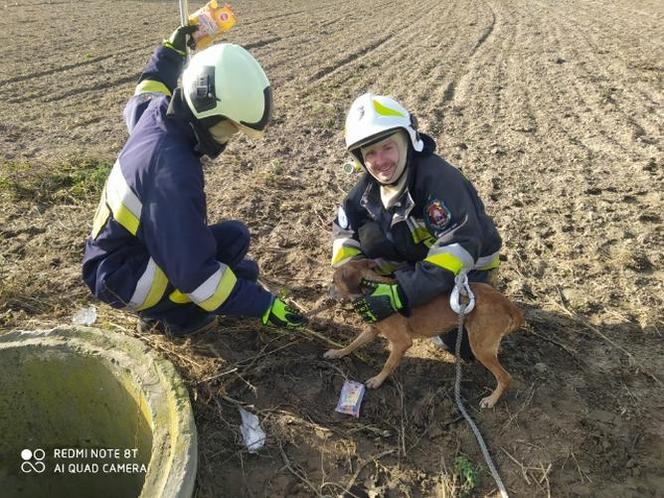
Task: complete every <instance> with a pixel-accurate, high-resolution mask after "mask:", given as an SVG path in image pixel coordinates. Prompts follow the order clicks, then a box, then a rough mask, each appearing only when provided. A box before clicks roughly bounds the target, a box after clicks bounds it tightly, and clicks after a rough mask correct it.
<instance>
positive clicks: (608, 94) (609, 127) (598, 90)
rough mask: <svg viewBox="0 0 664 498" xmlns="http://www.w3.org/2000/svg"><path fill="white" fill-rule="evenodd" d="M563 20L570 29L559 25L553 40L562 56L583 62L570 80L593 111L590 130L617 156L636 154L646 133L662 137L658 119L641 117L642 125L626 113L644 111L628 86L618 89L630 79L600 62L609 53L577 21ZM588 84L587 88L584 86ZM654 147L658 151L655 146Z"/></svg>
mask: <svg viewBox="0 0 664 498" xmlns="http://www.w3.org/2000/svg"><path fill="white" fill-rule="evenodd" d="M561 19H562V20H564V22H565V23H567V26H565V27H561V25H558V24H556V25H555V27H556V29H555V34H554V36H555V39H556V40H557V45H558V46H560V47H561V49H562V50H563V51H564V52H563V53H565V52H567V53H571V54H575V55H576V54H578V55H576V57H573V58H572V59H573V60H582V61H583V64H582V65H581V64H579V65H577V66H576V67H575V68H574V69H575V71H574V73H575V74H574V76H570V77H569V78H568V80H569V81H570V82H571V84H572V86H573V88H574V89H575V91H576V93H577V95H578V96H579V98H580V100H581V101H582V102H583V103H584V104H585V105H586V106H587V107H588V108H589V109H590V112H591V116H590V117H589V118H588V120H589V125H590V126H589V127H591V128H592V127H594V128H596V129H597V130H598V131H599V133H600V135H601V138H602V139H603V142H604V143H605V144H606V143H608V144H611V146H612V147H614V148H615V150H614V153H617V154H619V153H621V152H622V153H627V152H628V151H634V147H633V146H634V139H636V138H639V137H640V136H643V135H644V130H646V129H648V130H649V133H650V134H652V136H654V137H657V135H658V134H660V133H661V132H658V130H660V129H661V127H660V125H659V124H658V123H657V120H656V117H655V116H656V115H655V116H653V117H652V118H651V117H650V116H648V115H647V114H642V115H641V116H640V122H636V120H635V119H634V118H633V117H632V116H629V114H628V113H627V112H626V111H625V110H624V109H625V108H627V109H638V108H640V107H641V102H640V100H639V99H634V97H633V96H632V95H631V92H630V85H629V83H626V82H623V84H622V85H616V82H621V81H622V80H624V79H625V78H627V77H628V76H626V75H625V73H624V72H617V73H616V72H615V71H614V70H612V69H611V66H610V65H607V64H605V63H603V62H601V59H600V57H599V55H604V54H607V55H608V51H606V50H605V49H600V48H599V47H598V46H597V45H596V44H595V43H594V42H593V41H592V40H590V38H589V36H588V35H587V34H585V33H584V31H583V27H582V25H581V24H580V23H579V22H578V21H576V20H573V19H571V18H569V17H567V16H561ZM563 39H564V40H570V42H568V43H566V44H565V45H563V43H562V40H563ZM584 45H585V46H588V47H590V50H585V51H583V52H584V53H583V54H579V50H580V48H579V47H583V46H584ZM597 54H599V55H597ZM606 59H608V57H607V58H606ZM611 60H615V58H614V57H611ZM579 72H581V73H582V75H581V77H579V75H578V73H579ZM585 82H587V84H582V83H585ZM616 92H620V96H619V97H618V99H615V98H614V93H616ZM607 111H609V112H607ZM616 130H621V135H618V134H616ZM653 145H655V146H656V147H657V145H656V143H655V144H653ZM600 148H601V147H600V146H598V147H597V149H598V151H599V149H600ZM658 149H659V151H660V152H661V148H659V147H658Z"/></svg>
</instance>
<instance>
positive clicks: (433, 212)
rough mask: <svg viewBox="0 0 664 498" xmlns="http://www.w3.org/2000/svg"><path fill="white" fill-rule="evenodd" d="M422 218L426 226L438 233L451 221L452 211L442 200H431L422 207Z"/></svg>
mask: <svg viewBox="0 0 664 498" xmlns="http://www.w3.org/2000/svg"><path fill="white" fill-rule="evenodd" d="M424 220H425V223H426V225H427V227H428V228H429V229H430V230H431V231H432V232H434V233H435V234H438V233H440V232H442V231H443V230H445V229H446V228H447V227H448V226H449V224H450V223H451V222H452V213H450V210H449V209H448V208H447V206H446V205H445V203H444V202H443V201H440V200H438V199H434V200H431V201H430V202H429V203H428V204H427V205H426V207H425V209H424Z"/></svg>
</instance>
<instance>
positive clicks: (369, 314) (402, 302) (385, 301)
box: [353, 279, 406, 323]
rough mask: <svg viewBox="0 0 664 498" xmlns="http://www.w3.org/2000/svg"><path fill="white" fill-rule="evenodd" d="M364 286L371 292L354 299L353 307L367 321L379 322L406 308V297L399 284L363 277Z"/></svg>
mask: <svg viewBox="0 0 664 498" xmlns="http://www.w3.org/2000/svg"><path fill="white" fill-rule="evenodd" d="M362 288H363V289H368V290H369V291H370V293H369V294H367V295H365V296H363V297H360V298H358V299H356V300H355V301H353V308H355V311H356V312H357V313H358V314H359V315H360V316H361V317H362V320H364V321H365V322H368V323H376V322H379V321H381V320H384V319H385V318H387V317H388V316H390V315H391V314H393V313H396V312H397V311H400V310H403V309H404V308H406V298H405V295H404V293H403V290H401V287H400V286H399V284H385V283H381V282H374V281H373V280H366V279H362Z"/></svg>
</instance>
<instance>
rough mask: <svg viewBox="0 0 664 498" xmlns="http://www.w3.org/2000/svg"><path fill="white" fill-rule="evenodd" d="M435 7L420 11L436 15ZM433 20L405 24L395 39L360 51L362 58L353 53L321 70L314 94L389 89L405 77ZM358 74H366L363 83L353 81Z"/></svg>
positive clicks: (425, 7)
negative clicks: (400, 77) (417, 42)
mask: <svg viewBox="0 0 664 498" xmlns="http://www.w3.org/2000/svg"><path fill="white" fill-rule="evenodd" d="M435 5H436V3H435V2H432V3H429V4H426V5H424V6H419V7H418V10H425V11H427V12H429V13H430V14H432V13H433V12H432V11H431V10H430V8H431V7H432V6H435ZM430 21H431V19H430V17H424V16H421V17H419V18H418V19H417V20H415V21H414V22H411V23H404V27H403V28H402V29H400V30H398V31H397V32H396V33H395V34H394V35H393V36H390V37H386V38H385V39H382V40H379V41H378V42H374V43H372V44H371V45H370V46H368V47H366V46H365V47H363V48H362V49H361V50H360V51H358V52H359V53H360V55H357V53H356V54H353V55H354V56H352V57H345V58H343V59H341V60H338V61H336V63H335V65H332V66H328V67H327V68H324V69H323V70H322V71H321V73H323V74H322V75H321V74H317V75H314V76H318V78H317V81H315V82H316V83H317V84H319V85H320V87H318V86H317V87H313V86H312V89H313V91H314V92H318V91H320V90H338V89H340V87H341V86H342V85H343V86H344V88H341V90H342V91H344V92H345V93H346V94H349V95H350V94H352V93H353V92H350V91H349V88H348V86H349V85H348V84H349V83H350V86H351V87H354V88H360V89H358V91H366V90H367V86H375V85H380V86H382V87H384V88H389V82H390V81H392V80H394V79H395V78H398V77H399V75H403V74H404V69H403V68H404V67H407V66H408V61H412V60H413V57H412V56H413V52H414V49H413V46H414V44H415V43H414V40H416V38H417V37H420V36H422V31H421V26H420V25H422V24H423V25H424V26H426V27H430ZM392 47H394V48H392ZM355 55H357V56H355ZM346 66H348V67H346ZM353 66H357V68H356V69H355V70H354V71H351V70H348V71H345V72H342V71H340V69H342V68H343V69H350V68H352V67H353ZM386 68H387V69H386ZM376 72H379V74H376ZM349 73H350V78H349ZM357 75H362V76H363V78H361V79H360V80H359V81H353V79H354V77H355V76H357ZM349 79H350V80H351V81H350V82H349V81H348V80H349ZM311 80H314V78H311ZM367 82H372V83H373V84H372V85H368V83H367ZM400 86H402V85H400ZM374 91H376V90H374ZM309 93H311V92H309ZM356 96H357V95H355V97H356ZM348 105H350V102H348Z"/></svg>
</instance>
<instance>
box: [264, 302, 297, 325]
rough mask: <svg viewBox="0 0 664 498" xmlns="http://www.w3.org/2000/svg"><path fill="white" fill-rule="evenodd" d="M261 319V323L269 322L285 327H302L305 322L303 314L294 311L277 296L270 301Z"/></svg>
mask: <svg viewBox="0 0 664 498" xmlns="http://www.w3.org/2000/svg"><path fill="white" fill-rule="evenodd" d="M261 321H262V322H263V325H267V324H268V322H269V323H271V324H272V325H276V326H277V327H286V328H287V329H294V328H297V327H302V326H303V325H304V324H306V323H307V319H306V317H305V316H304V315H302V314H301V313H298V312H297V311H295V310H294V309H293V308H291V307H290V306H288V305H287V304H286V303H284V302H283V301H282V300H281V299H279V298H278V297H277V298H275V299H274V301H272V305H270V307H269V308H268V309H267V311H266V312H265V314H264V315H263V318H262V319H261Z"/></svg>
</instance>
